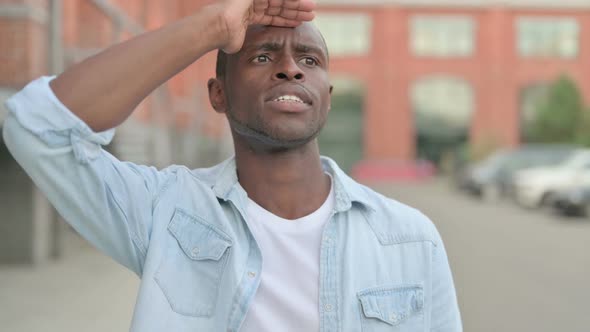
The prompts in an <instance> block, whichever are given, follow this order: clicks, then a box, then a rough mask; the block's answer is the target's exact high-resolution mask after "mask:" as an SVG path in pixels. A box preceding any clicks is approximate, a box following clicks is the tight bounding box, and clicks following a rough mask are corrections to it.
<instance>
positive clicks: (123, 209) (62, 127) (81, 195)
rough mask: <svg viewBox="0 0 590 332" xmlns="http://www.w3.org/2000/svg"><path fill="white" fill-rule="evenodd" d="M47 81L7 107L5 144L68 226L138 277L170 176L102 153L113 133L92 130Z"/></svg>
mask: <svg viewBox="0 0 590 332" xmlns="http://www.w3.org/2000/svg"><path fill="white" fill-rule="evenodd" d="M52 79H53V77H43V78H40V79H38V80H36V81H33V82H31V83H30V84H29V85H27V86H26V87H25V88H24V89H23V90H22V91H20V92H19V93H17V94H16V95H15V96H13V97H12V98H10V99H9V100H8V101H7V102H6V106H7V108H8V109H9V115H8V117H7V118H6V120H5V123H4V126H3V130H2V132H3V137H4V141H5V143H6V146H7V147H8V149H9V151H10V152H11V153H12V155H13V156H14V158H15V159H16V161H17V162H18V163H19V164H20V165H21V166H22V167H23V168H24V170H25V171H26V172H27V174H28V175H29V176H30V177H31V178H32V180H33V182H34V183H35V184H36V185H37V186H38V187H39V189H40V190H41V191H42V192H43V193H44V194H45V195H46V196H47V198H48V199H49V201H50V202H51V203H52V204H53V205H54V207H55V208H56V209H57V211H58V212H59V213H60V214H61V215H62V217H63V218H64V219H65V220H66V221H67V222H68V223H69V224H70V225H72V227H73V228H74V229H76V230H77V231H78V232H79V233H80V234H81V235H82V236H83V237H84V238H86V239H87V240H88V241H89V242H91V243H92V244H93V245H94V246H96V247H97V248H98V249H99V250H101V251H103V252H104V253H106V254H107V255H109V256H111V257H113V258H114V259H115V260H116V261H118V262H119V263H121V264H122V265H124V266H126V267H127V268H129V269H131V270H132V271H134V272H135V273H136V274H137V275H139V276H141V272H142V268H143V263H144V260H145V256H146V251H147V248H148V246H149V240H150V234H151V230H152V225H153V213H152V211H153V208H154V206H153V205H154V201H155V200H156V198H157V196H158V193H159V191H160V188H162V187H163V186H164V185H165V184H166V183H167V182H168V181H169V180H170V178H171V177H172V172H170V171H158V170H156V169H155V168H153V167H146V166H139V165H135V164H132V163H127V162H121V161H119V160H117V159H116V158H115V157H113V156H112V155H110V154H109V153H108V152H106V151H104V150H103V148H102V146H104V145H106V144H109V143H110V141H111V140H112V138H113V135H114V130H109V131H105V132H101V133H96V132H93V131H92V130H91V129H90V127H89V126H88V125H86V124H85V123H84V122H83V121H82V120H80V119H79V118H78V117H76V115H74V114H73V113H72V112H70V111H69V110H68V109H67V108H66V107H65V106H64V105H63V104H62V103H61V102H60V101H59V100H58V98H57V97H56V96H55V94H54V93H53V91H52V90H51V88H50V86H49V82H50V81H51V80H52Z"/></svg>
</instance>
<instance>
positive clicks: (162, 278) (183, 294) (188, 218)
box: [155, 209, 232, 317]
mask: <svg viewBox="0 0 590 332" xmlns="http://www.w3.org/2000/svg"><path fill="white" fill-rule="evenodd" d="M168 232H169V237H170V238H169V241H168V244H167V246H166V251H165V253H164V255H163V258H162V262H161V263H160V266H159V267H158V271H157V272H156V275H155V279H156V282H157V283H158V285H159V286H160V288H161V289H162V292H163V293H164V295H165V296H166V298H167V299H168V302H169V303H170V306H171V307H172V310H174V311H175V312H177V313H179V314H181V315H186V316H204V317H208V316H211V315H212V314H213V312H214V310H215V306H216V303H217V297H218V292H219V285H220V283H221V277H222V275H223V272H224V270H225V266H226V263H227V260H228V256H229V254H230V249H231V248H230V247H231V244H232V242H231V239H230V238H229V236H227V235H226V234H225V233H223V232H222V231H221V230H219V229H217V228H215V227H214V226H212V225H210V224H208V223H207V222H205V221H203V220H201V219H200V218H199V217H196V216H192V215H190V214H188V213H186V212H184V211H183V210H180V209H177V210H176V212H175V213H174V217H173V218H172V220H171V221H170V224H169V225H168Z"/></svg>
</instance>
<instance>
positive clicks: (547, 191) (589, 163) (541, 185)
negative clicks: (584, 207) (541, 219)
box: [513, 149, 590, 207]
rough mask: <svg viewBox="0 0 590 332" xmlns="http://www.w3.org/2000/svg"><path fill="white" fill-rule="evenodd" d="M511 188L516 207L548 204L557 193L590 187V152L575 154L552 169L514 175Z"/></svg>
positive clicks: (584, 151)
mask: <svg viewBox="0 0 590 332" xmlns="http://www.w3.org/2000/svg"><path fill="white" fill-rule="evenodd" d="M513 184H514V197H515V199H516V201H517V202H518V203H519V204H520V205H523V206H525V207H538V206H542V205H545V204H548V203H550V202H551V200H552V196H553V195H555V194H556V193H558V192H561V191H564V190H569V189H573V188H577V187H579V186H581V185H590V150H589V149H583V150H578V151H576V152H575V153H573V154H572V155H571V156H570V157H569V158H567V159H566V160H565V161H563V162H562V163H560V164H558V165H556V166H552V167H537V168H529V169H525V170H521V171H519V172H517V173H516V174H515V175H514V179H513Z"/></svg>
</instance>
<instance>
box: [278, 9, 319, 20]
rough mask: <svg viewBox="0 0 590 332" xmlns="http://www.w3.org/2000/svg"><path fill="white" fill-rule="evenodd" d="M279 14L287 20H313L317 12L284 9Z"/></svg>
mask: <svg viewBox="0 0 590 332" xmlns="http://www.w3.org/2000/svg"><path fill="white" fill-rule="evenodd" d="M278 16H280V17H282V18H284V19H287V20H296V21H311V20H313V19H314V18H315V14H314V13H313V12H303V11H298V10H293V9H284V10H283V11H282V12H281V13H280V14H279V15H278Z"/></svg>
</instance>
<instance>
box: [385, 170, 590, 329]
mask: <svg viewBox="0 0 590 332" xmlns="http://www.w3.org/2000/svg"><path fill="white" fill-rule="evenodd" d="M378 189H379V190H380V191H382V192H384V193H387V194H388V196H390V197H394V198H396V199H398V200H400V201H402V202H404V203H407V204H410V205H412V206H414V207H416V208H419V209H420V210H422V211H423V212H424V213H426V214H427V215H428V216H429V217H430V218H431V219H433V220H434V222H435V224H436V225H437V227H438V229H439V231H440V233H441V235H442V237H443V240H444V241H445V245H446V248H447V252H448V255H449V259H450V261H451V267H452V269H453V274H454V277H455V285H456V288H457V293H458V297H459V305H460V307H461V311H462V317H463V324H464V329H465V331H467V332H497V331H502V332H524V331H527V332H528V331H531V332H532V331H534V332H544V331H546V332H550V331H551V332H557V331H559V332H587V331H590V303H589V299H590V285H589V281H590V240H589V239H590V219H586V218H564V217H559V216H555V215H552V214H551V213H549V211H526V210H523V209H521V208H519V207H517V206H514V205H513V204H511V203H510V202H497V203H493V202H482V201H479V200H477V199H475V198H472V197H468V196H466V195H463V194H460V193H457V192H454V191H453V189H451V188H450V186H449V185H448V184H447V183H446V182H445V181H441V180H439V181H435V182H432V183H428V184H424V185H400V184H396V185H387V186H383V185H382V186H379V188H378Z"/></svg>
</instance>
